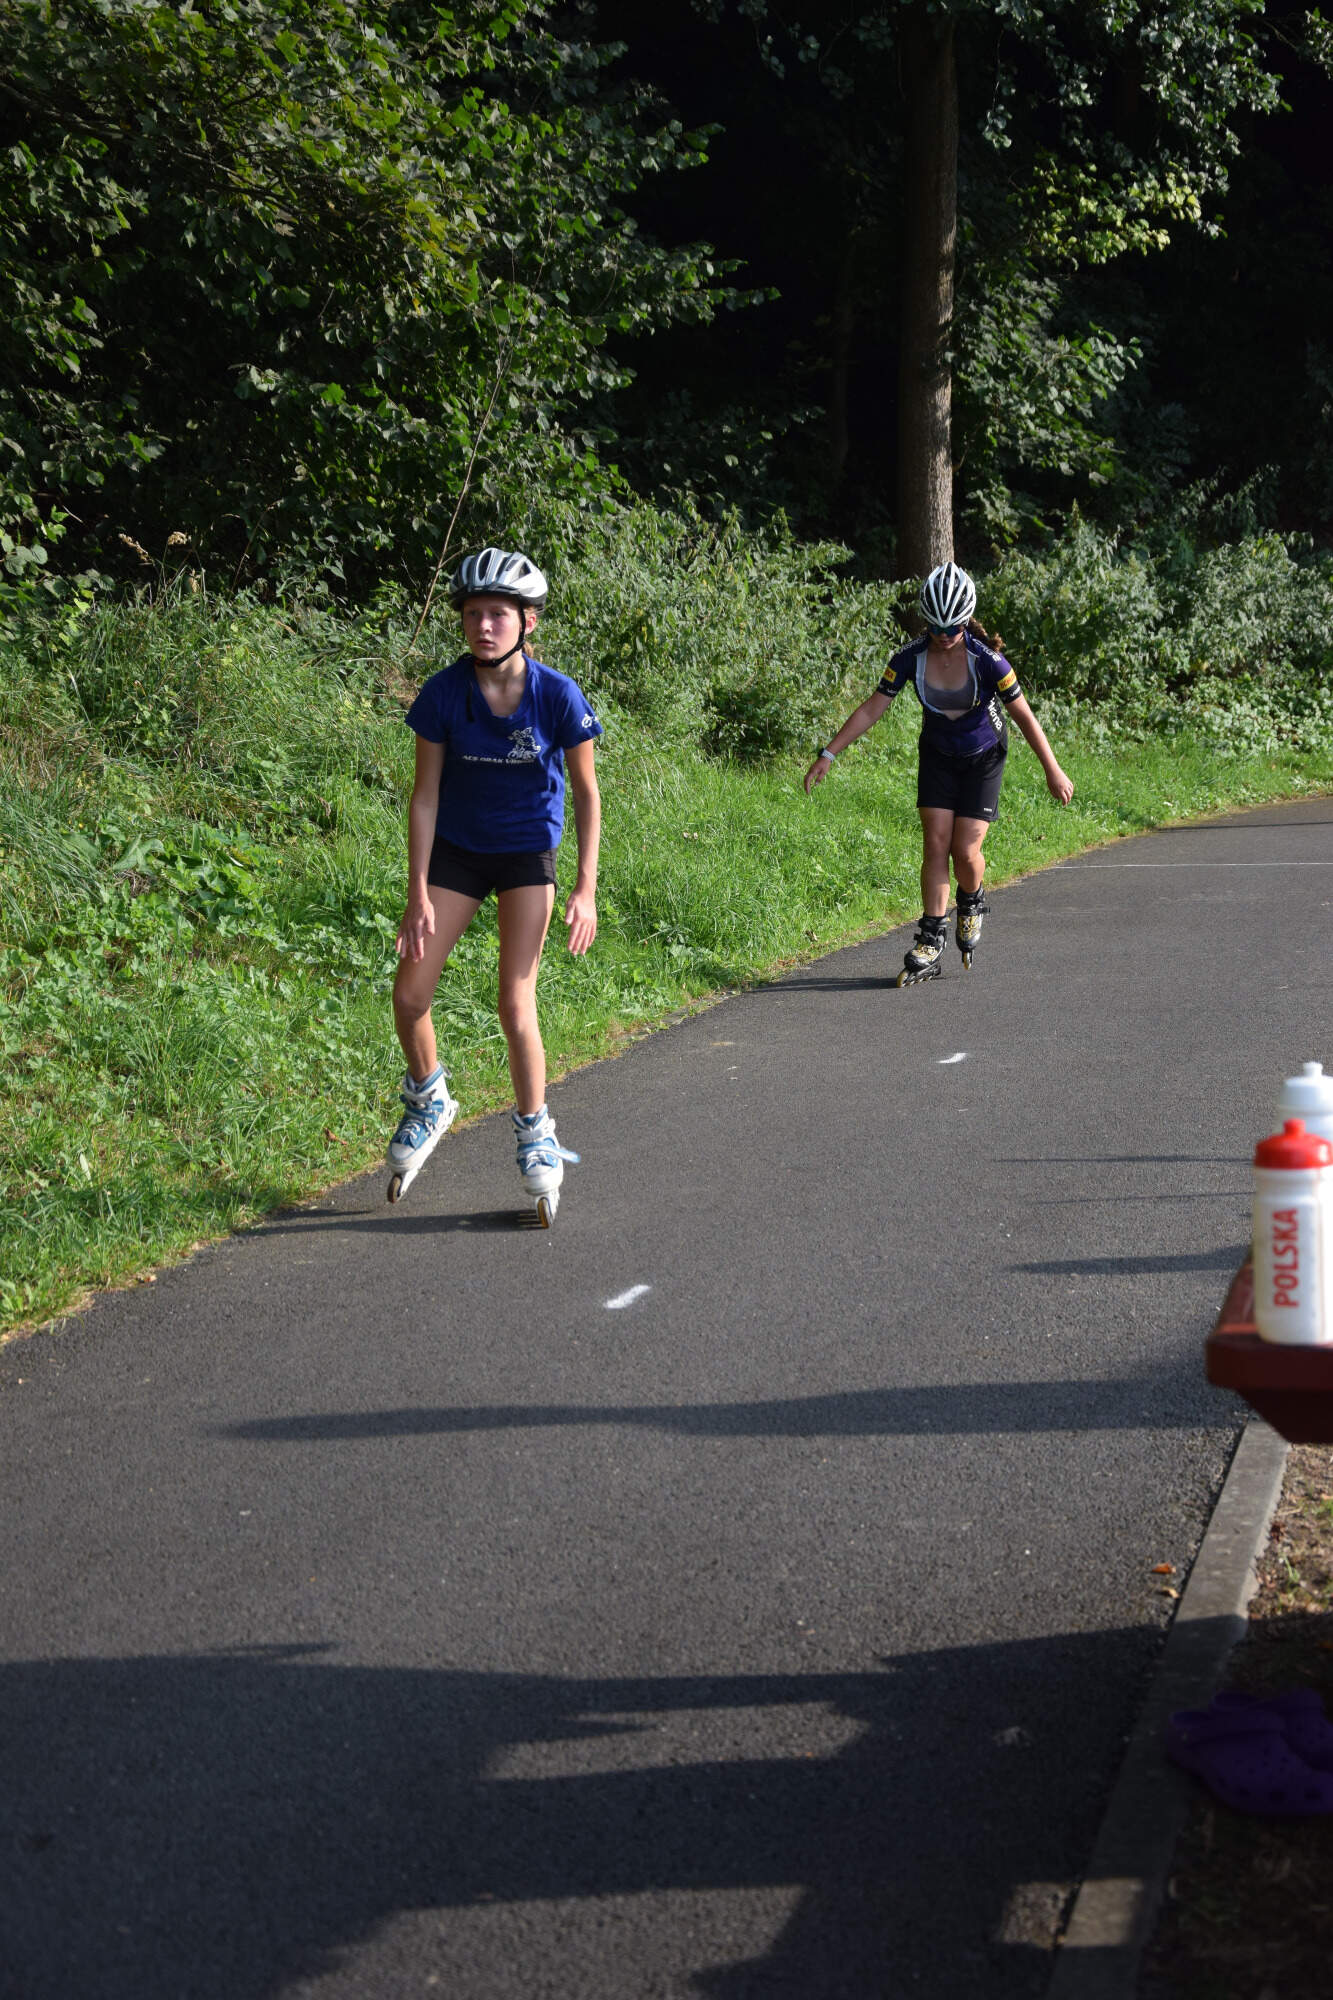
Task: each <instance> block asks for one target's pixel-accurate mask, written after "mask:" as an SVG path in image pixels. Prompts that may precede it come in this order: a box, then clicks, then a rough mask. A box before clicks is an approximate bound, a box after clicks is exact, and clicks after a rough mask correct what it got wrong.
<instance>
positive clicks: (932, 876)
mask: <svg viewBox="0 0 1333 2000" xmlns="http://www.w3.org/2000/svg"><path fill="white" fill-rule="evenodd" d="M917 810H918V811H919V813H920V814H921V840H922V852H921V908H922V912H923V913H924V915H926V916H928V917H943V916H946V915H947V914H948V910H949V845H950V842H951V841H952V839H953V829H954V816H953V814H952V813H951V812H948V811H946V809H945V808H944V807H943V806H919V807H918V808H917Z"/></svg>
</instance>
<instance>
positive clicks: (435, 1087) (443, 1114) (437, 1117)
mask: <svg viewBox="0 0 1333 2000" xmlns="http://www.w3.org/2000/svg"><path fill="white" fill-rule="evenodd" d="M448 1074H449V1072H448V1070H447V1069H445V1068H444V1067H443V1066H442V1064H440V1063H436V1065H435V1067H434V1069H433V1070H432V1071H431V1073H430V1075H429V1076H428V1077H427V1078H426V1080H425V1082H424V1083H417V1082H416V1081H414V1079H413V1078H412V1077H410V1076H405V1077H404V1078H403V1105H404V1110H403V1115H402V1117H401V1118H400V1119H399V1121H398V1130H397V1131H396V1132H395V1133H394V1135H393V1137H392V1139H390V1141H389V1166H390V1168H391V1170H392V1171H391V1172H390V1175H389V1186H388V1191H387V1192H388V1199H389V1200H390V1201H401V1200H402V1198H403V1196H404V1195H405V1194H406V1193H407V1190H408V1189H409V1188H410V1187H411V1185H412V1183H413V1181H414V1180H415V1179H416V1177H417V1175H418V1174H419V1173H420V1172H421V1169H422V1168H423V1167H424V1166H425V1164H426V1162H427V1160H428V1159H429V1158H430V1156H431V1154H432V1153H433V1152H434V1151H435V1148H436V1147H437V1146H438V1145H439V1143H440V1141H441V1139H442V1138H443V1137H444V1135H445V1133H446V1132H447V1131H448V1130H449V1127H450V1126H451V1125H452V1124H453V1122H454V1119H455V1117H456V1116H457V1114H458V1104H457V1101H456V1100H455V1099H454V1098H452V1097H451V1096H450V1095H449V1086H448V1084H447V1083H446V1082H445V1078H446V1077H447V1076H448Z"/></svg>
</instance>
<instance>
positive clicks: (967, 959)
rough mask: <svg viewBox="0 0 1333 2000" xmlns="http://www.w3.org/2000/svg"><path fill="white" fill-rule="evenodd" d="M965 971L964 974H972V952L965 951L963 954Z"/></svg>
mask: <svg viewBox="0 0 1333 2000" xmlns="http://www.w3.org/2000/svg"><path fill="white" fill-rule="evenodd" d="M963 970H964V972H970V971H971V970H972V954H971V952H970V951H965V952H964V953H963Z"/></svg>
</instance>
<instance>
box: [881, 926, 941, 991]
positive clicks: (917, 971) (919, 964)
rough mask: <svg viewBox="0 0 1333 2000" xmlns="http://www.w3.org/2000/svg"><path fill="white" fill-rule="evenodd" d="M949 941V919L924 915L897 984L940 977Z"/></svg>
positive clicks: (896, 980)
mask: <svg viewBox="0 0 1333 2000" xmlns="http://www.w3.org/2000/svg"><path fill="white" fill-rule="evenodd" d="M948 942H949V919H948V917H947V916H945V917H927V916H923V917H922V919H921V921H920V923H919V924H918V925H917V927H916V936H915V937H914V938H913V940H912V949H911V950H910V951H909V952H908V954H907V956H906V958H905V959H904V960H903V969H902V971H901V972H900V973H899V974H898V977H897V978H896V979H895V980H894V982H893V983H894V985H895V986H919V985H920V984H921V982H922V980H924V979H938V978H939V976H940V960H941V959H942V958H943V956H944V948H945V946H946V944H947V943H948Z"/></svg>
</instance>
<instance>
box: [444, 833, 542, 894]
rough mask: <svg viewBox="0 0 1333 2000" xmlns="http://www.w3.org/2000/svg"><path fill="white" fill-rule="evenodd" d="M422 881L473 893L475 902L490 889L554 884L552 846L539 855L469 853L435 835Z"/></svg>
mask: <svg viewBox="0 0 1333 2000" xmlns="http://www.w3.org/2000/svg"><path fill="white" fill-rule="evenodd" d="M426 880H427V882H429V883H430V884H431V885H432V886H433V887H434V888H436V889H452V890H454V891H455V893H456V894H458V895H460V896H474V897H475V898H476V900H477V901H478V902H479V903H484V902H485V900H486V898H487V897H488V896H489V895H490V893H491V891H492V889H494V891H495V893H496V895H497V896H499V895H503V893H504V891H505V890H506V889H535V888H540V887H541V885H542V884H543V883H550V884H551V885H552V887H554V884H555V849H554V848H553V847H548V848H547V849H546V850H545V852H544V853H541V854H473V853H472V851H471V849H470V848H466V847H455V846H454V844H453V842H452V841H451V840H441V839H440V837H439V835H438V834H436V836H435V844H434V846H433V847H432V848H431V851H430V866H429V867H428V868H427V870H426Z"/></svg>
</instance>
